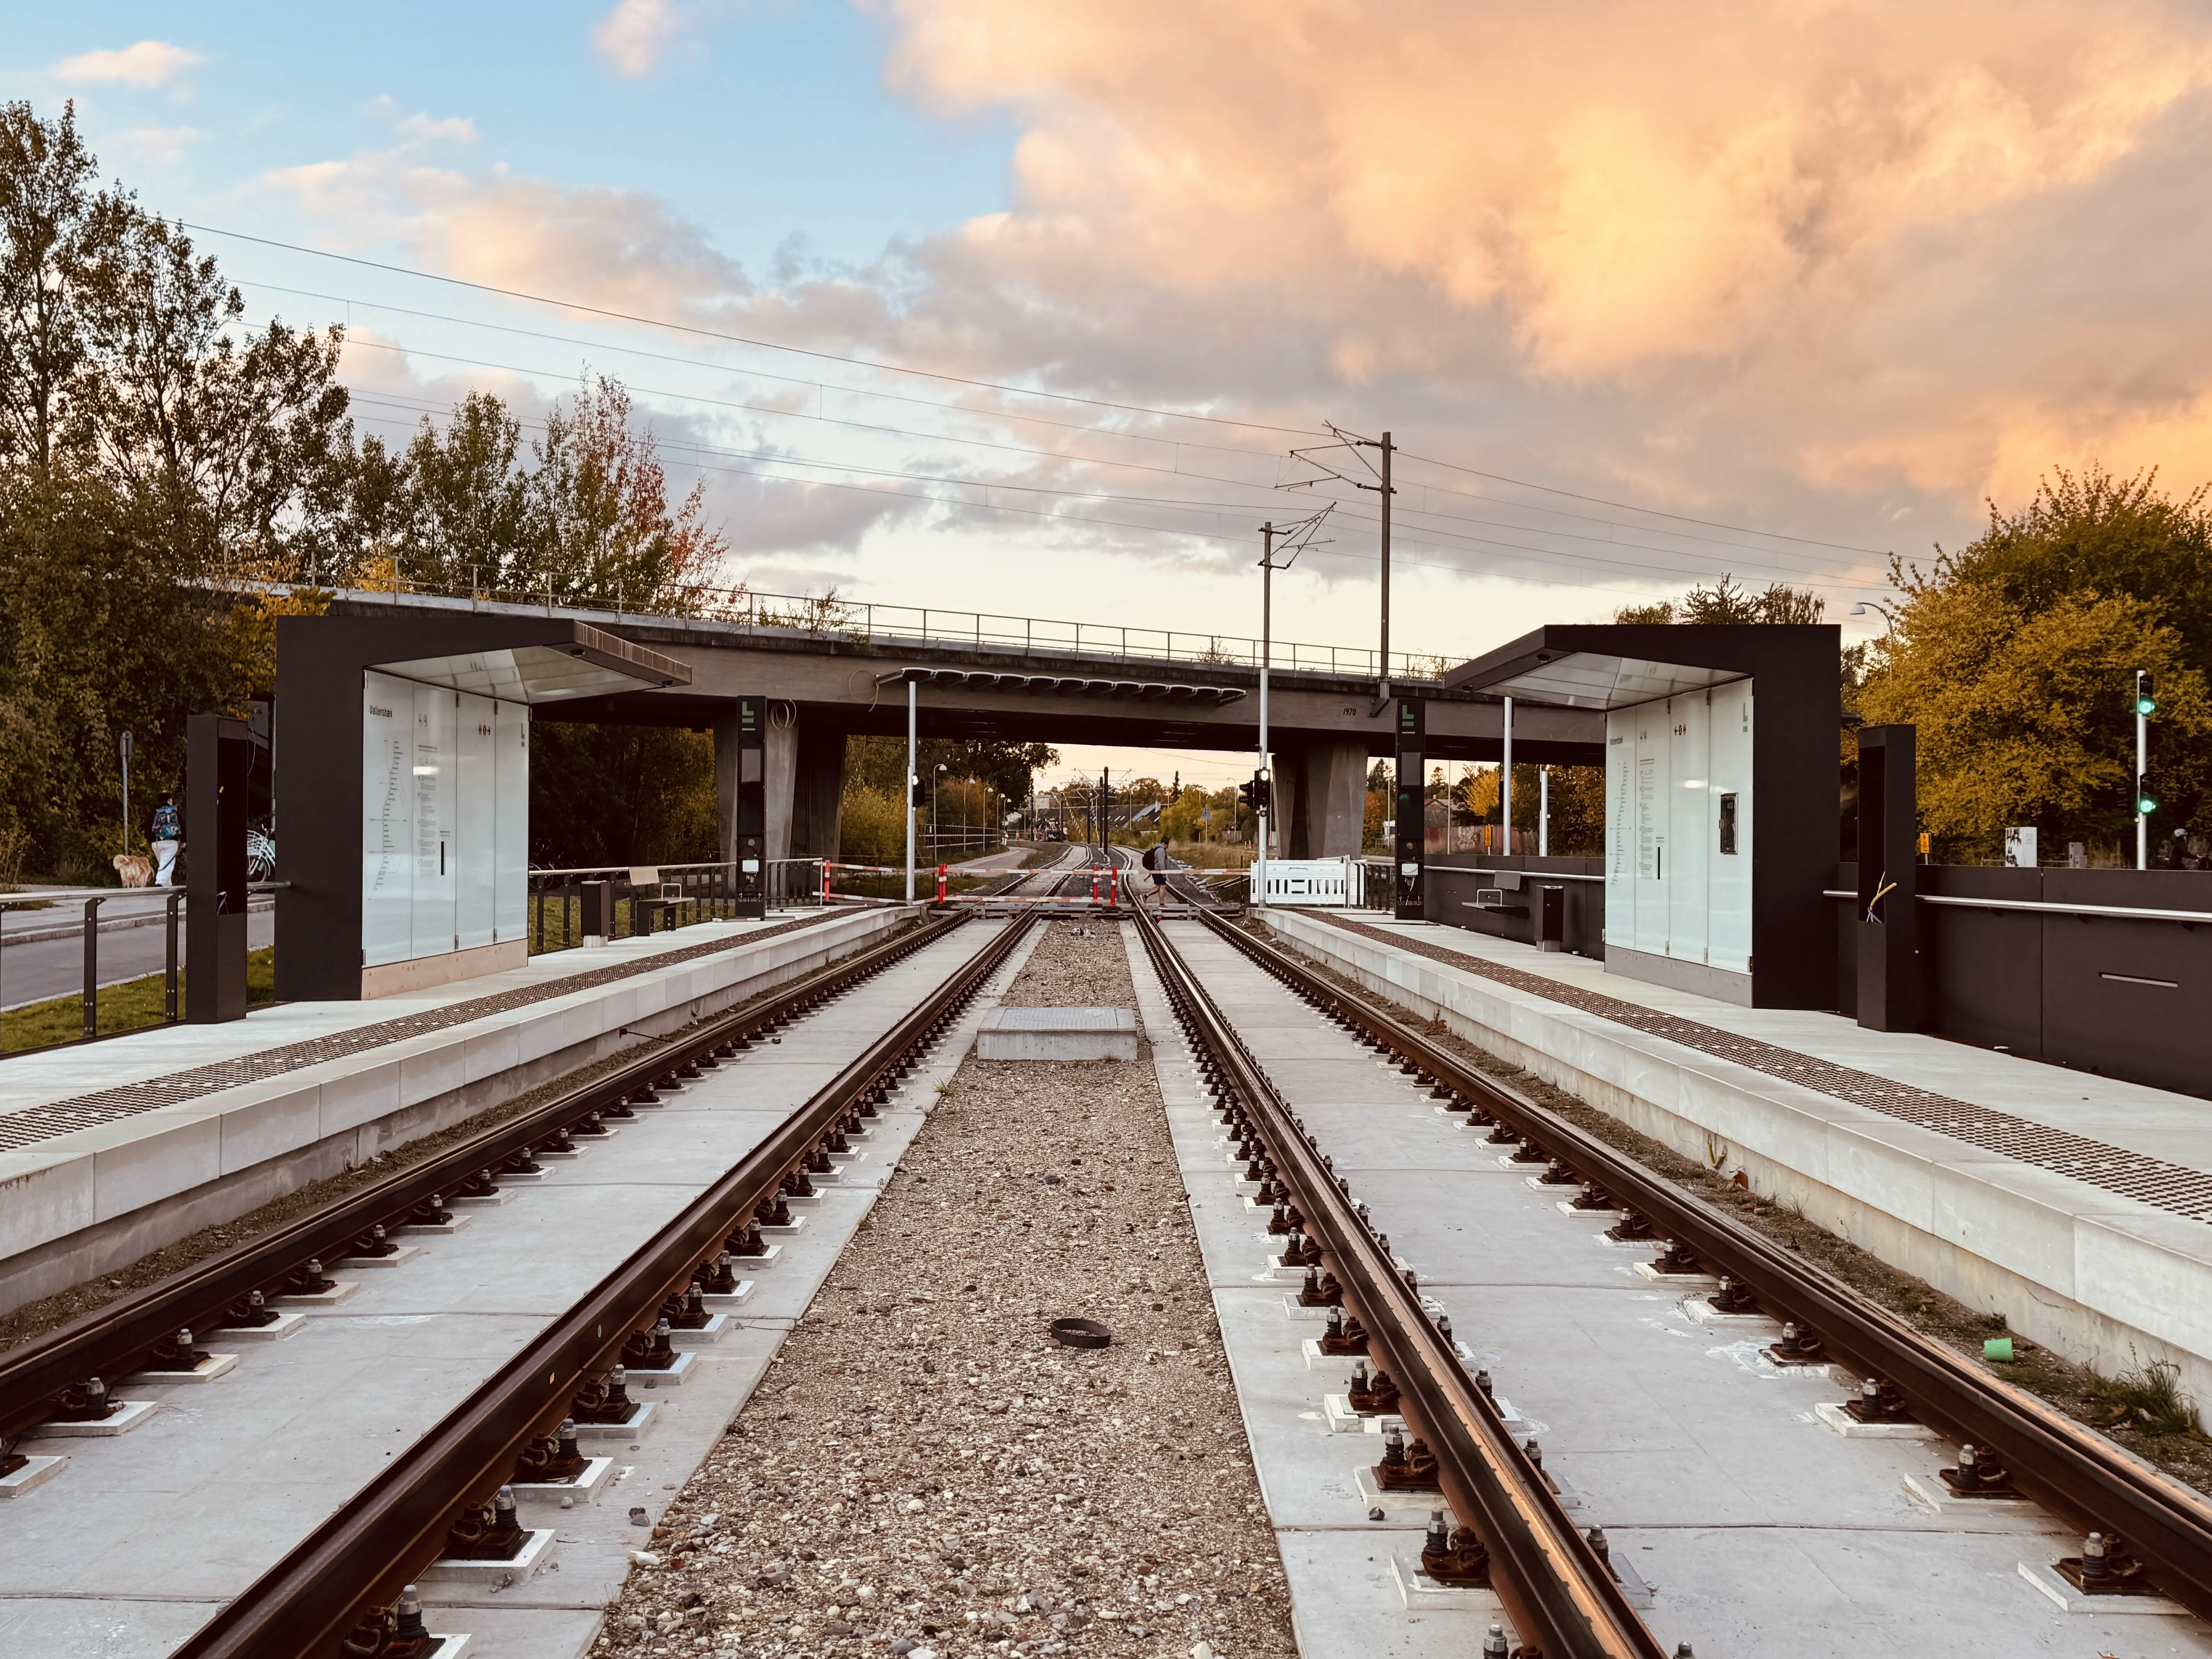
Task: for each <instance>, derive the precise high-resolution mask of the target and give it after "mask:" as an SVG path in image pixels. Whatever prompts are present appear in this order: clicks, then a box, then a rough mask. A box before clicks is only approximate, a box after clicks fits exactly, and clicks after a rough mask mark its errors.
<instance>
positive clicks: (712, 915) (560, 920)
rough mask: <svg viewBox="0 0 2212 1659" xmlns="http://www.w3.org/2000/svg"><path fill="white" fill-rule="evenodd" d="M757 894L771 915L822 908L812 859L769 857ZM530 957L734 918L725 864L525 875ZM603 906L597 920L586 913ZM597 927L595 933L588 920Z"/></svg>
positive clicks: (733, 886)
mask: <svg viewBox="0 0 2212 1659" xmlns="http://www.w3.org/2000/svg"><path fill="white" fill-rule="evenodd" d="M762 878H763V879H762V888H763V893H764V895H765V896H766V898H767V901H768V908H770V909H771V910H781V909H789V908H792V907H793V906H795V905H810V904H811V905H818V904H820V903H821V902H822V860H820V859H770V860H769V861H768V865H767V867H766V868H765V869H764V870H763V872H762ZM529 891H530V899H529V904H530V908H529V911H528V927H529V938H530V954H531V955H532V956H542V955H544V953H545V952H547V951H566V950H568V949H570V948H572V947H574V946H575V945H581V944H583V943H584V941H585V940H586V939H592V938H598V939H635V938H637V937H639V936H641V935H643V934H647V933H667V932H669V931H671V930H672V929H674V928H678V927H692V926H694V925H695V924H696V923H699V922H702V921H721V920H725V919H726V918H728V917H731V916H733V915H736V914H737V893H738V866H736V865H735V864H731V863H721V862H715V863H707V864H657V865H604V866H596V867H592V868H586V869H576V870H532V872H530V889H529ZM601 906H604V910H603V911H601V912H599V914H598V915H594V911H595V910H598V908H599V907H601ZM593 921H599V922H601V923H603V924H604V927H593V926H592V925H591V924H592V922H593Z"/></svg>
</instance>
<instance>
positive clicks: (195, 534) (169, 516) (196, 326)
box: [73, 212, 353, 580]
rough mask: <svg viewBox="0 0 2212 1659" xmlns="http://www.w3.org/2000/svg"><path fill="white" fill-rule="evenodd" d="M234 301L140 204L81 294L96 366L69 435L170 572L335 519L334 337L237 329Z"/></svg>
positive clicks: (347, 436)
mask: <svg viewBox="0 0 2212 1659" xmlns="http://www.w3.org/2000/svg"><path fill="white" fill-rule="evenodd" d="M245 303H246V302H245V301H244V300H243V299H242V298H241V297H240V294H239V292H238V290H237V289H235V288H233V287H231V286H230V285H229V284H228V283H226V282H224V281H223V279H222V273H221V272H220V271H219V270H217V269H216V263H215V261H214V259H213V258H209V257H207V256H204V255H201V254H198V253H197V252H195V250H194V249H193V246H192V244H191V239H190V238H188V237H187V236H185V234H184V233H183V231H182V230H180V229H178V228H174V227H172V226H171V225H169V224H167V223H166V222H163V221H161V220H160V219H154V218H149V217H147V216H143V215H142V214H137V213H135V212H134V213H133V214H132V216H131V219H130V222H129V224H128V225H127V227H126V228H125V231H124V234H123V235H122V237H121V238H120V240H119V242H118V246H117V247H116V249H115V251H114V253H113V257H112V258H110V259H108V260H107V261H106V263H105V264H103V265H102V266H101V267H100V270H99V273H98V276H97V277H96V279H95V280H94V281H93V282H92V283H90V284H89V285H88V290H87V295H86V299H85V302H84V307H83V308H84V312H85V317H86V323H85V332H86V335H87V337H88V339H89V340H90V342H91V344H92V347H93V350H94V357H95V360H96V362H97V364H98V368H99V372H98V373H97V374H93V375H90V376H88V377H87V379H86V380H85V381H84V389H83V392H82V396H81V397H80V398H79V399H78V405H77V409H76V414H75V419H74V422H73V424H74V426H75V428H76V436H77V438H78V439H79V440H80V441H82V443H83V444H84V445H85V446H86V447H87V449H88V453H90V454H91V455H92V456H93V457H94V464H95V465H97V466H98V467H99V468H100V471H101V472H102V473H103V474H104V475H105V476H106V477H108V478H109V479H111V480H112V482H113V483H115V484H116V486H117V487H118V489H120V490H121V491H122V493H123V495H124V496H125V498H126V499H127V500H128V501H130V502H131V505H132V507H133V510H134V511H135V512H136V513H137V515H138V517H139V520H140V522H141V524H142V525H143V526H148V527H149V528H153V529H155V532H156V533H159V534H161V535H162V536H163V538H165V539H166V540H167V544H168V553H169V556H170V559H171V561H172V562H173V568H174V573H175V574H176V576H177V577H178V578H179V579H180V580H190V579H191V578H193V577H196V576H198V575H201V574H205V573H206V572H207V571H208V570H209V569H210V568H213V567H214V566H215V565H216V564H217V563H219V562H221V561H222V559H223V557H224V556H227V555H234V554H237V553H240V552H242V551H246V550H254V551H258V552H262V553H269V552H274V551H276V550H280V549H283V547H285V546H286V545H287V544H289V543H290V542H292V541H293V540H294V539H295V538H297V537H301V536H305V537H308V538H315V537H319V536H321V535H323V534H325V532H327V529H328V527H329V526H330V524H331V523H332V522H333V521H335V520H339V519H341V518H342V517H343V482H344V478H345V476H346V473H347V471H348V465H347V463H348V460H349V455H350V451H351V449H352V436H353V434H352V424H351V422H350V421H349V419H348V417H347V414H346V409H347V403H348V398H347V395H346V391H345V388H344V386H342V385H340V384H339V382H338V379H337V368H338V353H339V349H340V347H341V345H342V344H343V330H340V329H338V328H335V327H333V328H331V329H329V330H326V331H324V332H322V333H320V334H318V333H316V332H315V331H313V330H307V331H298V330H295V329H292V328H290V327H288V326H287V325H284V324H283V323H282V322H272V323H271V324H270V325H269V326H268V327H267V328H264V329H263V330H261V331H259V332H258V334H245V335H243V336H242V337H241V333H240V328H239V319H240V316H241V315H242V314H243V313H244V311H245Z"/></svg>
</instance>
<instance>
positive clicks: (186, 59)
mask: <svg viewBox="0 0 2212 1659" xmlns="http://www.w3.org/2000/svg"><path fill="white" fill-rule="evenodd" d="M206 61H207V59H206V58H205V57H204V55H202V54H201V53H199V52H193V51H191V50H189V49H188V48H186V47H184V46H172V45H170V44H169V42H167V40H141V41H139V42H138V43H137V45H136V46H123V47H119V48H118V49H115V50H112V51H103V52H80V53H78V54H77V56H76V57H75V58H63V59H62V61H61V62H60V63H58V64H55V65H54V74H55V75H56V76H58V78H59V79H61V80H64V81H124V82H129V83H130V84H131V85H132V86H137V87H159V86H166V85H167V84H168V82H171V81H173V80H174V79H176V77H177V76H179V75H182V74H183V73H184V72H185V70H188V69H190V68H191V67H192V66H193V65H194V64H204V63H205V62H206Z"/></svg>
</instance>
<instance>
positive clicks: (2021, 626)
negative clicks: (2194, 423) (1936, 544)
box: [1861, 467, 2212, 859]
mask: <svg viewBox="0 0 2212 1659" xmlns="http://www.w3.org/2000/svg"><path fill="white" fill-rule="evenodd" d="M2204 496H2205V492H2204V490H2203V489H2199V490H2197V491H2196V492H2195V493H2194V494H2192V495H2187V496H2184V497H2180V498H2175V497H2173V496H2171V495H2166V493H2164V492H2162V491H2160V489H2158V488H2157V479H2156V475H2155V474H2154V473H2151V472H2143V473H2138V474H2136V476H2134V477H2129V478H2124V479H2123V478H2117V477H2113V476H2112V475H2111V474H2109V473H2107V472H2106V471H2103V470H2102V469H2100V468H2097V467H2091V468H2089V469H2088V470H2087V471H2085V472H2082V473H2081V474H2078V475H2077V474H2074V473H2070V472H2066V471H2058V472H2056V473H2054V475H2053V476H2052V477H2051V478H2048V479H2045V481H2044V483H2042V485H2041V486H2040V487H2039V489H2038V490H2037V492H2036V495H2035V497H2034V499H2033V501H2030V502H2029V503H2028V504H2027V506H2026V507H2022V508H2021V510H2020V511H2018V512H2017V513H2009V514H2008V513H2001V512H1999V511H1998V510H1997V508H1996V507H1995V505H1994V504H1992V506H1991V507H1990V522H1989V526H1988V528H1987V529H1986V530H1984V532H1983V533H1982V534H1981V535H1980V536H1979V537H1978V538H1976V539H1975V540H1974V541H1973V542H1972V543H1970V544H1967V545H1966V546H1965V547H1963V548H1960V549H1959V550H1957V551H1955V552H1947V551H1945V550H1942V549H1940V548H1939V549H1938V550H1937V557H1936V562H1935V564H1934V566H1933V568H1929V569H1926V570H1921V569H1918V568H1913V567H1911V566H1908V565H1905V564H1902V563H1899V565H1897V566H1896V567H1895V568H1893V581H1894V583H1895V585H1896V586H1897V587H1898V588H1899V591H1900V592H1901V593H1902V594H1903V596H1904V603H1903V605H1901V606H1900V607H1899V611H1898V615H1897V623H1896V629H1895V632H1894V634H1893V635H1892V636H1891V637H1890V638H1889V639H1887V641H1877V642H1876V644H1875V647H1874V650H1873V655H1872V657H1871V659H1870V664H1869V671H1868V675H1867V679H1866V684H1865V686H1864V689H1863V693H1862V696H1861V706H1862V709H1863V713H1864V715H1865V718H1866V719H1867V720H1869V722H1875V723H1887V722H1908V723H1910V724H1911V725H1913V726H1916V727H1917V728H1918V732H1917V743H1918V750H1919V762H1920V768H1919V769H1920V811H1921V818H1922V821H1923V823H1925V824H1926V825H1927V827H1928V829H1929V831H1930V832H1931V833H1932V834H1933V835H1934V836H1936V850H1937V853H1938V855H1939V856H1944V857H1949V858H1953V859H1994V858H1995V857H1996V855H1997V854H1998V851H1999V849H2000V848H2001V846H2002V836H2003V832H2004V829H2005V827H2006V826H2007V825H2008V824H2033V825H2035V826H2036V828H2037V829H2038V832H2039V841H2040V842H2041V843H2042V844H2043V845H2044V846H2045V847H2046V848H2053V847H2055V848H2063V847H2064V846H2065V844H2066V843H2067V842H2069V841H2081V842H2087V843H2089V844H2091V845H2093V846H2099V845H2101V846H2103V847H2106V848H2117V847H2118V846H2119V845H2121V844H2122V843H2124V842H2128V841H2130V840H2131V838H2132V836H2133V817H2134V811H2135V808H2134V799H2135V795H2134V774H2135V720H2134V713H2133V696H2134V689H2135V673H2136V670H2138V669H2142V670H2144V671H2148V672H2149V673H2150V674H2151V675H2153V676H2154V680H2155V684H2156V686H2157V700H2158V713H2157V715H2156V717H2155V719H2154V720H2153V722H2152V726H2151V740H2150V744H2151V768H2152V774H2153V776H2154V779H2155V781H2156V783H2157V791H2158V795H2159V800H2160V806H2159V811H2158V817H2157V819H2156V821H2155V822H2154V832H2155V833H2156V834H2157V836H2158V837H2159V839H2160V842H2165V841H2166V838H2167V837H2169V836H2171V834H2172V831H2173V830H2174V829H2187V830H2190V831H2191V832H2193V833H2195V834H2197V835H2198V836H2202V835H2203V834H2204V833H2205V832H2206V831H2207V830H2208V829H2212V791H2208V788H2207V784H2208V772H2212V701H2208V696H2207V690H2206V681H2207V676H2208V673H2212V513H2207V511H2206V508H2205V505H2204Z"/></svg>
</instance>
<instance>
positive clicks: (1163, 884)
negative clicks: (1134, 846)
mask: <svg viewBox="0 0 2212 1659" xmlns="http://www.w3.org/2000/svg"><path fill="white" fill-rule="evenodd" d="M1144 862H1145V868H1146V869H1147V870H1149V871H1151V872H1152V893H1153V896H1154V897H1155V898H1156V899H1157V900H1158V903H1159V907H1160V913H1161V914H1162V915H1165V914H1167V908H1168V872H1169V870H1170V869H1171V868H1173V867H1174V864H1175V860H1172V859H1170V857H1169V856H1168V844H1167V842H1164V841H1156V842H1153V843H1152V845H1151V846H1150V847H1147V848H1146V849H1145V860H1144Z"/></svg>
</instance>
